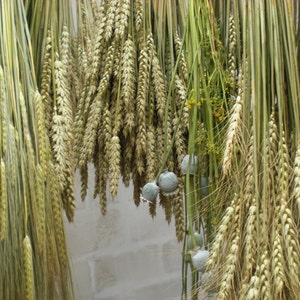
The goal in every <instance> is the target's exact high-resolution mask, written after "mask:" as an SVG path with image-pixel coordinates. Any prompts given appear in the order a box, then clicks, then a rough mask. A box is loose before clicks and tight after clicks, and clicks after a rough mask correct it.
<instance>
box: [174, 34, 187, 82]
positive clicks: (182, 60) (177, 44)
mask: <svg viewBox="0 0 300 300" xmlns="http://www.w3.org/2000/svg"><path fill="white" fill-rule="evenodd" d="M174 42H175V50H176V55H177V56H178V55H180V59H179V68H180V72H181V74H182V77H183V79H184V82H187V80H188V70H187V64H186V60H185V56H184V51H181V53H180V49H181V48H182V40H181V39H180V37H179V35H178V32H177V31H176V32H175V38H174Z"/></svg>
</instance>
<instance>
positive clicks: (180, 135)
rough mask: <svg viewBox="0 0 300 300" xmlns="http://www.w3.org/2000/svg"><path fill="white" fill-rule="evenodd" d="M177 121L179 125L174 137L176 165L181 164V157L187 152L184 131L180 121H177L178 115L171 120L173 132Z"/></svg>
mask: <svg viewBox="0 0 300 300" xmlns="http://www.w3.org/2000/svg"><path fill="white" fill-rule="evenodd" d="M178 122H179V125H178V128H177V132H176V139H175V141H174V145H175V151H176V156H177V164H178V166H181V163H182V161H183V158H184V156H185V155H186V153H187V140H186V138H185V137H184V133H185V132H184V129H183V126H182V123H181V122H180V121H179V118H178V116H176V117H175V118H174V119H173V122H172V125H173V132H174V131H175V128H176V126H177V124H178Z"/></svg>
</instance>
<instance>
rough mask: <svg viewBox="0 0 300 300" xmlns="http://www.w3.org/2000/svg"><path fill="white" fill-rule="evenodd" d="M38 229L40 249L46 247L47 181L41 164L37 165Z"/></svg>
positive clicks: (36, 217)
mask: <svg viewBox="0 0 300 300" xmlns="http://www.w3.org/2000/svg"><path fill="white" fill-rule="evenodd" d="M35 174H36V175H35V177H36V178H35V182H36V198H35V199H36V204H35V205H36V216H35V219H36V231H37V242H38V247H39V250H40V251H42V250H43V249H45V242H46V241H45V238H46V212H45V183H44V178H45V175H44V172H43V168H42V166H41V165H40V164H38V165H37V166H36V173H35Z"/></svg>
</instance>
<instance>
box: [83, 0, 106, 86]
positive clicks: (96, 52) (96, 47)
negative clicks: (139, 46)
mask: <svg viewBox="0 0 300 300" xmlns="http://www.w3.org/2000/svg"><path fill="white" fill-rule="evenodd" d="M106 19H107V16H106V14H105V9H104V6H101V7H100V8H99V19H98V20H97V22H96V26H95V27H96V28H95V34H96V36H95V41H94V44H93V49H92V50H91V52H92V55H91V58H90V59H91V69H90V70H91V71H90V72H91V73H89V70H88V73H87V77H88V78H90V80H91V81H94V80H95V78H96V77H97V76H98V74H99V71H100V66H101V58H102V55H103V51H104V47H105V44H106V43H105V40H104V31H105V26H106Z"/></svg>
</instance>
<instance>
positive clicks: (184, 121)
mask: <svg viewBox="0 0 300 300" xmlns="http://www.w3.org/2000/svg"><path fill="white" fill-rule="evenodd" d="M174 93H175V99H176V109H177V111H178V115H179V114H180V110H181V108H182V103H186V100H187V92H186V87H185V85H184V83H183V82H182V80H181V78H180V77H179V76H178V75H175V78H174ZM180 122H181V127H182V128H184V130H188V128H189V112H188V108H187V107H186V105H185V106H184V107H183V111H182V116H181V119H180Z"/></svg>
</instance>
